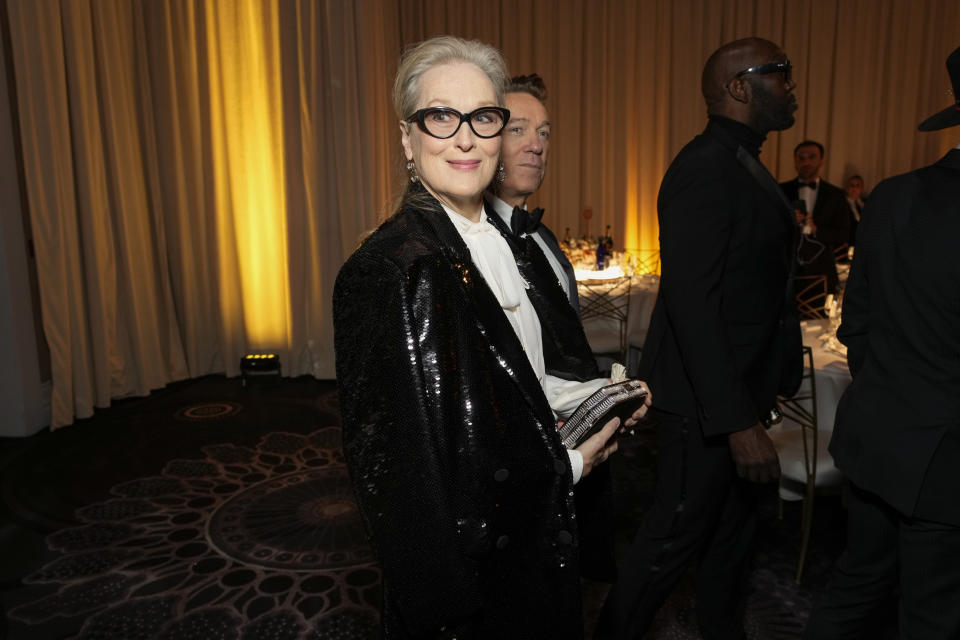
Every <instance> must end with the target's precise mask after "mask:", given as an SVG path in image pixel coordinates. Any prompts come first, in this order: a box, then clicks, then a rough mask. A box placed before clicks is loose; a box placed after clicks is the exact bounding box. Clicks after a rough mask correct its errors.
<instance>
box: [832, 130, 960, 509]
mask: <svg viewBox="0 0 960 640" xmlns="http://www.w3.org/2000/svg"><path fill="white" fill-rule="evenodd" d="M958 238H960V150H956V149H955V150H952V151H950V152H949V153H948V154H947V155H946V156H945V157H944V158H943V159H942V160H940V161H939V162H938V163H936V164H935V165H932V166H930V167H925V168H923V169H919V170H917V171H914V172H912V173H908V174H905V175H901V176H897V177H894V178H890V179H889V180H885V181H884V182H882V183H880V184H879V185H878V186H877V188H876V189H875V190H874V191H873V193H872V194H871V196H870V200H869V202H868V203H867V207H866V211H865V213H864V215H863V219H862V220H861V222H860V228H859V233H858V236H857V251H856V253H855V254H854V259H853V265H852V267H851V273H850V279H849V281H848V282H847V287H846V291H845V293H844V302H843V324H842V325H841V326H840V330H839V332H838V335H839V337H840V340H841V341H842V342H843V343H844V344H846V345H847V348H848V355H847V359H848V361H849V363H850V372H851V373H852V374H853V382H852V383H851V385H850V387H849V388H848V389H847V390H846V392H845V393H844V395H843V398H842V399H841V401H840V404H839V406H838V408H837V417H836V426H835V427H834V434H833V439H832V441H831V443H830V452H831V453H832V454H833V457H834V459H835V460H836V463H837V466H839V467H840V468H841V469H842V470H843V471H844V473H846V474H847V476H849V478H850V479H851V480H852V481H853V482H854V483H855V484H857V485H858V486H861V487H863V488H864V489H866V490H868V491H871V492H873V493H875V494H877V495H879V496H880V497H882V498H883V499H884V500H886V501H887V502H888V503H890V504H891V505H892V506H894V507H895V508H896V509H897V510H899V511H900V512H901V513H904V514H906V515H915V516H917V517H923V518H927V519H931V520H937V521H942V522H950V523H952V524H955V525H960V500H958V499H957V494H956V491H957V488H958V487H960V472H958V471H957V468H958V466H960V262H958V261H957V255H956V254H957V242H958V240H957V239H958Z"/></svg>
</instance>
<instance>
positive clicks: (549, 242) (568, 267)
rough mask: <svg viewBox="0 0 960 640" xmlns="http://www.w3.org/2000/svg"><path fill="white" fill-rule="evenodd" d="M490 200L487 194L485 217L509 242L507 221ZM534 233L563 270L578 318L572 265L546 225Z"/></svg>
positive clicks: (578, 307)
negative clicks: (486, 212) (486, 213)
mask: <svg viewBox="0 0 960 640" xmlns="http://www.w3.org/2000/svg"><path fill="white" fill-rule="evenodd" d="M491 198H496V196H494V195H491V194H487V200H486V207H487V210H488V215H487V217H488V218H489V220H490V223H491V224H492V225H494V226H495V227H497V229H499V230H500V232H501V233H502V234H503V235H504V237H506V238H507V240H508V241H510V240H511V238H513V233H512V232H511V231H510V224H509V221H504V219H503V218H501V217H500V215H499V214H498V213H497V211H496V205H495V204H494V202H493V200H492V199H491ZM500 202H501V204H502V205H504V206H509V205H506V203H503V202H502V201H500ZM534 233H536V235H537V236H538V237H539V238H540V239H541V240H543V243H544V244H545V245H546V246H547V249H548V250H549V251H550V253H551V254H552V255H553V257H554V258H556V259H557V262H558V263H559V264H560V268H561V269H562V270H563V274H564V276H563V277H564V278H565V280H566V282H565V283H564V286H565V290H566V291H569V292H570V294H569V296H568V301H569V303H570V306H571V307H573V310H574V312H575V313H576V315H577V317H578V318H579V316H580V295H579V293H578V292H577V277H576V274H575V272H574V269H573V265H572V264H570V260H569V259H567V255H566V254H565V253H564V252H563V249H562V248H561V247H560V241H559V240H557V236H556V235H554V233H553V231H551V230H550V228H549V227H547V225H545V224H543V223H542V222H541V223H540V226H539V227H537V229H536V231H535V232H534ZM547 264H549V263H547ZM550 270H551V272H553V267H551V268H550ZM555 277H556V276H555V275H554V276H553V277H552V278H551V280H552V279H553V278H555ZM538 311H539V310H538ZM541 319H542V315H541Z"/></svg>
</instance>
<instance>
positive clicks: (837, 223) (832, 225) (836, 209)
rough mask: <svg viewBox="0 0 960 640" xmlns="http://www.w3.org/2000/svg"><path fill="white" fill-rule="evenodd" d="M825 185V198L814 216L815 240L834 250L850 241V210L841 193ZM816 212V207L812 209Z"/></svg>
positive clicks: (831, 186)
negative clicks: (815, 226) (815, 225)
mask: <svg viewBox="0 0 960 640" xmlns="http://www.w3.org/2000/svg"><path fill="white" fill-rule="evenodd" d="M827 186H828V185H826V184H824V185H823V191H824V193H823V195H824V196H829V198H825V200H826V201H825V202H824V203H823V207H822V208H821V210H820V211H819V212H816V213H817V214H818V215H814V218H815V219H814V222H815V223H816V224H817V240H820V241H821V242H824V243H825V244H826V245H827V246H829V247H830V249H831V250H833V249H836V248H837V247H839V246H840V245H842V244H843V243H845V242H847V240H849V239H850V209H849V207H848V206H847V202H846V198H845V196H844V194H843V192H842V191H840V190H839V189H837V188H836V187H834V186H833V185H829V186H830V189H829V190H828V189H827ZM814 210H815V211H816V207H814Z"/></svg>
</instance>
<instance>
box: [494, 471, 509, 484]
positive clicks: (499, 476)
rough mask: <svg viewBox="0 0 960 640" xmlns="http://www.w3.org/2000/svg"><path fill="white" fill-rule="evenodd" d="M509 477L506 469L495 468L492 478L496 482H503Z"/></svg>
mask: <svg viewBox="0 0 960 640" xmlns="http://www.w3.org/2000/svg"><path fill="white" fill-rule="evenodd" d="M509 477H510V472H509V471H507V470H506V469H497V470H496V471H495V472H494V474H493V479H494V480H496V481H497V482H503V481H504V480H506V479H507V478H509Z"/></svg>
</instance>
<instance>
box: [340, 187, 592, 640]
mask: <svg viewBox="0 0 960 640" xmlns="http://www.w3.org/2000/svg"><path fill="white" fill-rule="evenodd" d="M421 191H422V189H421ZM421 195H425V194H421ZM421 199H423V198H421ZM333 308H334V330H335V347H336V362H337V379H338V384H339V387H340V403H341V414H342V419H343V440H344V452H345V455H346V459H347V464H348V467H349V470H350V476H351V480H352V482H353V485H354V490H355V492H356V496H357V499H358V502H359V504H360V509H361V511H362V514H363V517H364V520H365V523H366V525H367V529H368V531H369V533H370V536H371V540H372V542H373V545H374V547H375V549H376V551H377V554H378V556H379V558H380V561H381V564H382V568H383V582H384V606H383V628H384V637H385V638H414V637H416V638H420V637H424V638H432V637H453V636H454V635H455V636H456V637H457V638H578V637H580V636H581V634H582V631H581V629H582V622H581V617H580V594H579V583H578V577H577V573H578V571H577V542H578V537H577V530H576V525H575V523H574V506H573V479H572V476H571V471H570V466H569V459H568V456H567V453H566V451H565V450H564V448H563V446H562V445H561V443H560V440H559V438H558V436H557V432H556V426H555V422H554V417H553V414H552V412H551V410H550V406H549V405H548V403H547V399H546V397H545V396H544V394H543V391H542V389H541V387H540V384H539V382H538V381H537V378H536V376H535V374H534V372H533V369H532V367H531V366H530V364H529V362H528V360H527V357H526V355H525V353H524V351H523V348H522V347H521V344H520V341H519V339H518V338H517V336H516V334H515V333H514V331H513V329H512V327H511V325H510V323H509V321H508V320H507V318H506V316H505V315H504V313H503V311H502V310H501V308H500V306H499V304H498V302H497V300H496V298H495V297H494V295H493V293H492V292H491V291H490V289H489V288H488V287H487V285H486V283H485V281H484V279H483V277H482V276H481V275H480V272H479V270H478V269H477V267H476V266H475V265H474V264H473V262H472V261H471V259H470V253H469V251H468V249H467V247H466V245H465V244H464V242H463V240H462V239H461V237H460V235H459V233H458V232H457V230H456V229H455V227H454V226H453V223H452V222H450V220H449V219H448V218H447V215H446V214H445V213H444V211H443V210H442V209H441V207H440V206H439V203H436V201H431V202H430V205H429V206H425V207H421V208H413V207H409V206H406V207H402V208H401V210H400V211H399V212H398V213H397V214H396V215H394V216H393V217H392V218H390V219H389V220H388V221H387V222H385V223H384V224H383V225H382V226H381V227H380V228H379V229H378V230H377V231H376V232H374V233H373V234H372V235H371V236H370V237H369V238H368V239H367V240H366V242H364V244H363V245H362V246H361V247H360V248H359V249H357V251H356V252H355V253H354V254H353V255H352V256H351V257H350V258H349V259H348V260H347V262H346V263H345V264H344V266H343V267H342V269H341V270H340V274H339V276H338V277H337V282H336V286H335V289H334V295H333Z"/></svg>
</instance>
